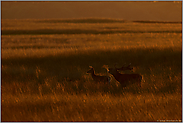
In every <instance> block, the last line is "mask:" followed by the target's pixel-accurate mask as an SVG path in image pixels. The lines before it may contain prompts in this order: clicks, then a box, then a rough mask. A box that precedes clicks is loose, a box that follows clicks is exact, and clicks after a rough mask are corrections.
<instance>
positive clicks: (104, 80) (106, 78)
mask: <svg viewBox="0 0 183 123" xmlns="http://www.w3.org/2000/svg"><path fill="white" fill-rule="evenodd" d="M89 67H90V69H89V70H88V71H87V73H91V76H92V78H93V80H94V81H95V82H102V83H107V82H108V83H109V84H110V81H111V78H110V77H109V76H100V75H96V74H95V70H94V68H93V67H92V66H89Z"/></svg>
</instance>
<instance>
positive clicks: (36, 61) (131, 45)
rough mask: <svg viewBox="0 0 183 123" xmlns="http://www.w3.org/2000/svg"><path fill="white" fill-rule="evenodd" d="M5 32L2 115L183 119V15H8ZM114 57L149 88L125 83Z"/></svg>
mask: <svg viewBox="0 0 183 123" xmlns="http://www.w3.org/2000/svg"><path fill="white" fill-rule="evenodd" d="M1 34H2V35H1V121H177V122H180V121H182V24H181V22H158V21H157V22H156V21H124V20H115V19H97V18H94V19H93V18H90V19H72V20H69V19H65V20H58V19H57V20H2V25H1ZM115 63H117V67H121V66H122V65H123V64H124V63H126V64H129V63H131V66H132V67H133V71H127V73H132V72H133V73H138V74H140V75H142V76H143V79H142V87H141V88H139V87H137V86H135V85H130V86H128V87H125V88H122V87H121V86H120V83H119V82H117V81H116V80H115V79H114V78H113V77H112V76H111V75H110V74H109V73H107V71H106V70H105V69H104V68H102V66H103V65H108V66H109V67H114V64H115ZM89 66H93V67H94V69H95V73H96V74H98V75H109V76H111V77H112V81H111V83H110V84H99V83H95V82H94V81H93V80H92V77H91V75H90V74H87V73H86V71H87V70H89Z"/></svg>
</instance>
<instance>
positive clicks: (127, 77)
mask: <svg viewBox="0 0 183 123" xmlns="http://www.w3.org/2000/svg"><path fill="white" fill-rule="evenodd" d="M117 70H118V69H116V68H109V69H108V72H109V73H110V74H112V75H113V76H114V78H115V79H116V80H117V81H118V82H120V84H121V86H122V87H126V86H127V85H130V84H133V83H136V84H138V85H139V86H140V87H141V80H142V76H141V75H140V74H121V73H119V72H118V71H117Z"/></svg>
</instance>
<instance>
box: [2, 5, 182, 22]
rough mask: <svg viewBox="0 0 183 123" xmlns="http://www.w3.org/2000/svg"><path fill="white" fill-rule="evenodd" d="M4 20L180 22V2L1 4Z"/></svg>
mask: <svg viewBox="0 0 183 123" xmlns="http://www.w3.org/2000/svg"><path fill="white" fill-rule="evenodd" d="M1 7H2V9H1V10H2V19H63V18H115V19H124V20H154V21H181V7H182V4H181V2H1Z"/></svg>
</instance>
